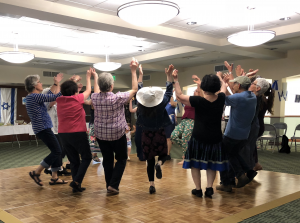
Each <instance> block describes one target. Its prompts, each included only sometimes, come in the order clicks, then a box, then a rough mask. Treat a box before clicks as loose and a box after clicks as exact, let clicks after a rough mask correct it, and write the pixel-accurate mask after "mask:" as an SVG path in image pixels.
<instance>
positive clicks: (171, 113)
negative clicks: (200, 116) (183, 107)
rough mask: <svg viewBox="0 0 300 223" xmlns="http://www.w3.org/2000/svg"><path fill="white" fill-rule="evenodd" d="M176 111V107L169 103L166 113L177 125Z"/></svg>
mask: <svg viewBox="0 0 300 223" xmlns="http://www.w3.org/2000/svg"><path fill="white" fill-rule="evenodd" d="M175 109H176V107H175V108H174V107H173V106H172V105H171V103H168V104H167V106H166V111H167V113H168V115H169V117H170V120H171V122H172V124H174V123H175Z"/></svg>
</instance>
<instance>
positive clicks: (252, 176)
mask: <svg viewBox="0 0 300 223" xmlns="http://www.w3.org/2000/svg"><path fill="white" fill-rule="evenodd" d="M256 175H257V172H256V171H254V170H249V171H248V172H247V177H248V178H249V182H248V183H250V182H251V181H252V180H253V179H254V177H256Z"/></svg>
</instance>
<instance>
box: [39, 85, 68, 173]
mask: <svg viewBox="0 0 300 223" xmlns="http://www.w3.org/2000/svg"><path fill="white" fill-rule="evenodd" d="M53 90H54V89H53ZM56 90H58V89H56ZM56 90H54V92H53V94H56V93H58V92H56ZM49 91H50V88H46V89H44V90H43V91H42V94H47V93H48V92H49ZM45 106H46V108H47V112H48V114H49V116H50V118H51V121H52V125H53V127H52V129H51V130H52V132H53V133H54V135H55V137H56V138H57V141H58V143H59V146H60V148H61V163H63V159H64V158H65V156H66V151H65V150H64V148H63V146H62V143H61V140H60V138H59V136H58V118H57V105H56V101H52V102H45ZM44 173H45V174H52V171H51V168H49V169H45V170H44ZM57 174H58V176H62V175H65V176H71V173H70V172H68V171H67V169H66V168H64V167H63V166H61V169H60V170H59V171H58V172H57Z"/></svg>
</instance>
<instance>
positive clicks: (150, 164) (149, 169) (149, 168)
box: [147, 155, 167, 181]
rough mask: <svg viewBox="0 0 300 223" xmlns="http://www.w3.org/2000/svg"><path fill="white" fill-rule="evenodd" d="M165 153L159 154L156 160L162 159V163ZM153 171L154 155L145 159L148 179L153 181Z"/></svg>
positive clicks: (165, 156)
mask: <svg viewBox="0 0 300 223" xmlns="http://www.w3.org/2000/svg"><path fill="white" fill-rule="evenodd" d="M166 158H167V155H163V156H159V157H158V161H162V164H164V162H165V161H166ZM154 172H155V157H153V158H152V159H149V160H147V174H148V179H149V181H154Z"/></svg>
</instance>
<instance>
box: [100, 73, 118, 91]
mask: <svg viewBox="0 0 300 223" xmlns="http://www.w3.org/2000/svg"><path fill="white" fill-rule="evenodd" d="M113 84H114V78H113V76H112V75H111V74H110V73H106V72H103V73H102V74H100V75H99V78H98V85H99V88H100V91H101V92H109V90H110V88H111V86H112V85H113Z"/></svg>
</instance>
